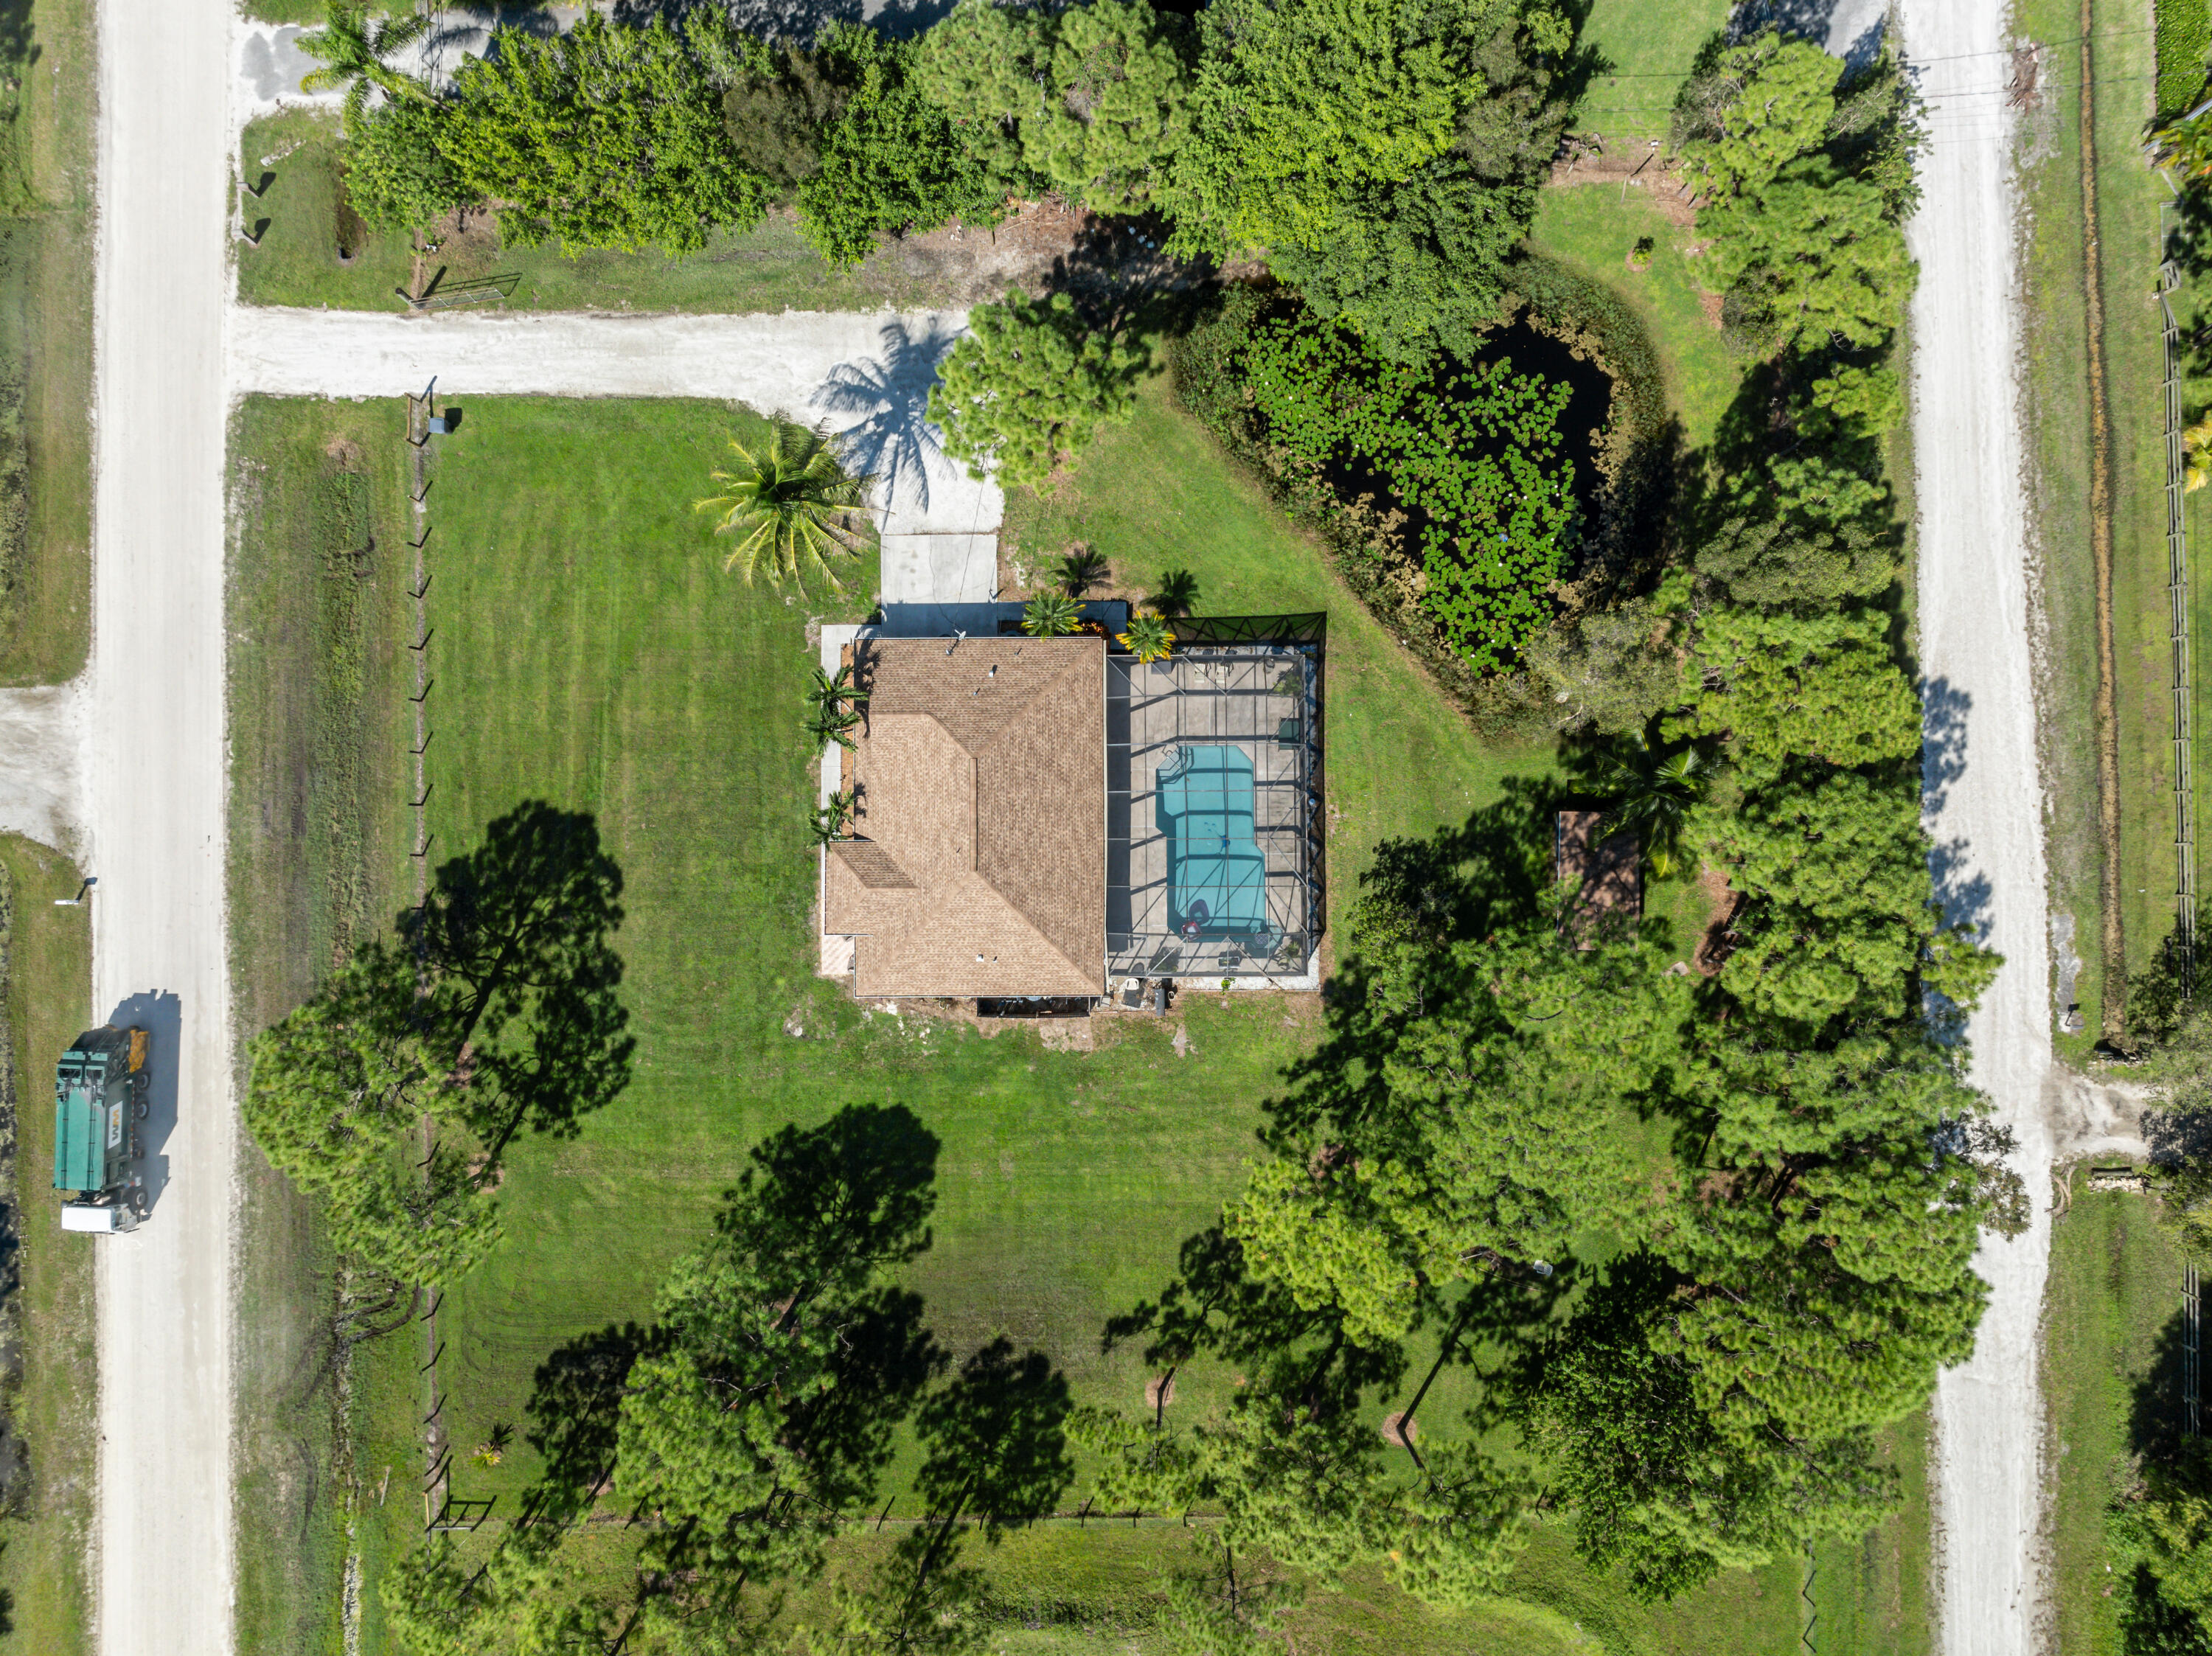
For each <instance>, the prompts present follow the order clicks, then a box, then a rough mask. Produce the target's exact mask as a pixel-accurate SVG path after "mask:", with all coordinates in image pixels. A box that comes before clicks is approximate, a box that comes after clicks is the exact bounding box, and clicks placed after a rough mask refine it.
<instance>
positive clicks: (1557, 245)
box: [1528, 184, 1746, 449]
mask: <svg viewBox="0 0 2212 1656" xmlns="http://www.w3.org/2000/svg"><path fill="white" fill-rule="evenodd" d="M1647 236H1648V237H1650V240H1651V244H1652V248H1651V254H1652V257H1651V264H1650V268H1649V269H1647V270H1630V269H1629V268H1628V266H1627V260H1628V256H1629V255H1630V254H1631V253H1632V252H1634V251H1635V250H1636V245H1637V243H1638V241H1640V240H1643V239H1644V238H1645V237H1647ZM1528 240H1529V241H1530V242H1531V243H1532V244H1533V245H1534V246H1535V247H1536V249H1537V250H1538V251H1539V252H1544V253H1547V254H1549V255H1550V256H1551V257H1552V258H1556V259H1558V260H1559V262H1560V263H1561V264H1565V265H1566V266H1567V267H1568V268H1569V269H1571V270H1575V271H1577V273H1579V274H1580V275H1583V276H1588V277H1589V278H1591V279H1592V280H1594V281H1596V282H1602V283H1603V284H1604V285H1605V286H1607V288H1611V289H1612V290H1613V292H1614V293H1615V294H1619V295H1620V297H1621V298H1623V299H1624V300H1626V301H1627V303H1628V305H1629V306H1630V308H1632V310H1633V311H1634V312H1636V315H1637V317H1638V319H1639V320H1641V321H1642V322H1643V324H1644V331H1645V332H1646V333H1647V334H1648V335H1649V336H1650V340H1651V344H1652V347H1653V349H1655V350H1656V351H1657V352H1658V354H1659V361H1660V367H1661V370H1662V373H1663V374H1664V376H1665V379H1666V385H1667V400H1668V403H1670V404H1671V405H1672V406H1673V408H1674V412H1675V415H1676V416H1677V417H1678V418H1679V419H1680V421H1681V422H1682V438H1683V442H1684V444H1685V445H1686V446H1688V447H1690V448H1693V449H1694V448H1698V447H1701V446H1704V445H1705V443H1707V442H1709V441H1710V440H1711V438H1712V434H1713V428H1715V427H1716V426H1717V424H1718V423H1719V422H1720V417H1721V416H1722V415H1723V414H1724V413H1726V412H1727V411H1728V405H1729V403H1730V401H1732V400H1733V399H1734V397H1735V393H1736V387H1737V385H1739V384H1740V383H1741V380H1742V379H1743V373H1744V368H1745V367H1746V364H1745V363H1743V362H1742V361H1739V360H1738V359H1737V358H1736V357H1735V355H1733V354H1732V353H1731V352H1730V351H1729V349H1728V346H1727V345H1726V344H1725V343H1723V340H1722V338H1721V331H1720V327H1719V325H1718V323H1717V320H1716V319H1715V318H1713V317H1712V316H1711V315H1709V314H1708V313H1707V312H1706V310H1705V304H1704V301H1703V300H1702V298H1701V297H1700V295H1701V294H1702V291H1703V290H1702V289H1701V288H1699V283H1698V278H1699V265H1698V261H1697V260H1695V259H1693V258H1689V257H1687V256H1686V252H1685V250H1686V249H1687V248H1689V247H1691V246H1694V245H1695V244H1696V242H1697V240H1698V234H1697V232H1696V231H1695V230H1692V229H1684V228H1682V227H1679V226H1676V225H1673V224H1669V223H1668V221H1666V219H1665V218H1663V217H1662V216H1661V215H1660V212H1659V209H1657V208H1656V207H1655V206H1654V205H1653V204H1652V203H1651V199H1650V197H1649V196H1647V195H1646V194H1645V193H1644V191H1641V190H1631V191H1627V192H1626V199H1624V198H1623V195H1622V192H1621V191H1620V189H1619V188H1618V187H1617V186H1610V185H1602V184H1592V185H1571V186H1569V187H1567V188H1565V189H1558V190H1545V191H1540V192H1539V193H1538V195H1537V197H1536V221H1535V222H1534V224H1533V225H1532V226H1530V227H1529V232H1528Z"/></svg>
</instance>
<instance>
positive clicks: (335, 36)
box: [299, 0, 431, 131]
mask: <svg viewBox="0 0 2212 1656" xmlns="http://www.w3.org/2000/svg"><path fill="white" fill-rule="evenodd" d="M429 31H430V18H429V16H428V14H427V13H424V12H411V13H410V14H408V15H406V16H404V17H380V18H378V19H377V20H376V21H374V22H372V21H370V20H369V15H368V6H367V5H365V4H349V3H348V0H331V3H330V9H329V10H328V11H326V12H325V13H324V15H323V26H322V27H320V28H319V29H315V30H313V31H311V32H310V33H306V34H303V35H301V37H300V39H299V47H300V50H301V51H302V52H306V53H307V56H309V57H310V58H319V59H320V60H321V62H322V65H323V66H322V68H320V69H319V70H313V72H312V73H310V74H308V75H306V76H302V77H301V81H300V90H301V91H302V92H335V91H337V89H338V88H340V87H343V88H345V89H346V99H345V120H346V128H347V130H349V131H350V130H353V129H355V128H356V127H358V126H359V125H360V124H361V118H362V114H363V113H364V112H366V111H367V110H368V89H369V88H371V87H374V88H376V89H377V90H378V91H380V92H381V93H382V94H384V95H385V96H386V97H387V98H390V99H392V100H394V101H395V102H396V101H397V100H399V99H401V98H412V99H414V100H415V101H416V102H417V103H424V104H427V103H428V102H430V101H431V97H430V88H428V87H426V86H424V85H423V84H422V82H420V81H418V80H416V78H415V77H414V76H411V75H403V74H401V73H400V72H399V71H398V70H396V69H394V68H392V65H391V64H388V63H386V61H385V59H386V58H390V57H391V56H392V54H393V53H394V52H401V51H404V49H405V48H407V47H409V46H411V45H414V44H415V43H416V41H417V40H419V39H422V37H423V36H424V35H425V34H427V33H429Z"/></svg>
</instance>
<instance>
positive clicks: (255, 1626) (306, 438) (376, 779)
mask: <svg viewBox="0 0 2212 1656" xmlns="http://www.w3.org/2000/svg"><path fill="white" fill-rule="evenodd" d="M231 437H232V450H233V453H234V456H235V457H237V458H235V459H234V466H233V471H232V478H231V495H230V498H231V504H232V507H233V510H234V512H235V513H236V514H237V519H238V521H239V523H240V529H241V532H240V536H239V538H238V542H237V546H236V549H235V552H234V557H233V562H232V565H231V568H230V572H229V575H230V580H229V603H230V628H231V637H232V646H231V650H230V654H229V666H230V674H231V677H230V697H229V706H230V726H229V729H230V747H231V764H232V772H231V783H232V810H231V823H230V836H229V838H230V858H231V863H230V869H229V892H230V903H229V910H230V921H231V984H232V997H233V1008H234V1016H235V1018H236V1020H237V1028H236V1034H237V1037H238V1041H237V1046H236V1051H237V1052H238V1059H239V1063H240V1082H241V1083H242V1082H243V1079H244V1074H243V1065H244V1062H245V1052H244V1045H245V1040H246V1038H247V1037H250V1036H251V1035H252V1034H255V1033H257V1032H258V1030H259V1029H261V1028H263V1027H264V1025H266V1024H267V1023H269V1022H272V1021H273V1020H275V1019H276V1018H277V1017H279V1016H283V1013H285V1012H286V1011H288V1010H290V1009H291V1008H292V1007H293V1006H294V1005H295V1004H298V1002H299V1001H300V999H301V998H302V997H303V996H305V995H306V994H307V993H308V992H310V991H311V990H312V989H313V986H314V985H315V984H316V982H317V981H318V980H319V978H320V977H321V975H322V974H323V973H324V972H325V970H327V969H328V968H329V966H330V964H331V961H332V960H333V959H334V958H336V957H337V955H340V954H341V953H342V952H343V950H344V949H346V948H347V947H348V946H349V941H350V940H351V939H353V938H356V937H359V936H360V935H362V931H363V930H364V928H365V927H368V926H374V925H381V924H383V923H384V921H385V920H386V919H388V917H389V912H390V910H391V909H392V907H394V906H395V905H396V901H397V898H396V895H395V893H396V891H397V889H398V885H399V883H400V881H401V879H402V878H403V877H404V870H405V868H406V866H407V864H406V847H407V840H405V837H404V834H405V828H404V822H403V817H404V812H403V810H401V807H400V802H401V798H402V797H403V796H402V795H401V793H400V788H401V786H402V776H401V761H402V756H403V749H404V746H406V745H407V744H408V743H407V740H405V739H403V737H402V734H401V729H400V721H401V718H402V712H403V709H404V707H405V705H406V704H405V703H404V702H403V701H401V700H400V696H399V693H398V680H397V679H396V678H395V676H394V667H395V658H396V657H398V656H400V655H403V654H404V651H402V649H401V647H400V646H401V641H402V639H403V637H404V630H405V627H406V613H405V609H404V589H405V585H406V576H407V573H408V571H407V567H406V566H405V564H404V562H403V561H402V560H404V559H406V558H407V557H409V556H410V554H408V552H407V551H406V549H405V548H404V544H403V542H404V539H405V538H406V537H404V534H403V533H402V532H401V531H402V528H403V526H404V521H405V519H404V513H405V511H406V504H405V494H404V488H405V474H404V458H403V457H404V454H405V453H406V452H407V451H406V449H405V446H404V428H403V426H402V423H401V416H400V410H399V405H398V403H392V402H380V403H272V402H269V401H267V400H259V399H257V400H255V401H252V402H250V403H247V404H246V406H245V407H244V408H243V409H241V410H240V414H239V416H238V418H237V421H236V423H235V424H234V428H233V430H232V434H231ZM372 687H373V688H374V692H375V694H374V695H371V694H370V692H371V689H372ZM240 1206H241V1213H240V1226H241V1229H242V1233H243V1235H244V1238H245V1246H243V1247H241V1248H240V1253H239V1319H240V1327H241V1328H244V1329H248V1330H251V1331H252V1337H251V1338H246V1339H242V1340H240V1343H239V1347H238V1350H237V1352H236V1354H235V1361H236V1365H237V1389H236V1404H235V1409H236V1412H235V1416H234V1436H233V1442H234V1453H235V1457H236V1459H235V1466H234V1477H235V1480H236V1489H237V1494H238V1499H237V1506H236V1512H237V1538H236V1540H237V1560H238V1565H237V1569H238V1576H237V1615H236V1627H237V1630H238V1631H237V1636H238V1641H239V1645H240V1649H241V1650H245V1651H247V1652H264V1651H265V1652H269V1653H271V1656H275V1653H280V1652H285V1653H289V1652H294V1651H307V1650H333V1649H337V1648H340V1645H339V1643H338V1636H339V1627H338V1605H339V1602H340V1592H341V1586H342V1583H343V1570H344V1555H345V1547H346V1526H347V1520H348V1516H349V1514H348V1512H347V1507H348V1504H349V1503H348V1495H349V1471H350V1464H351V1463H350V1439H349V1436H348V1435H347V1433H346V1432H345V1431H344V1430H343V1425H342V1416H343V1414H344V1413H345V1410H346V1406H347V1399H346V1397H345V1395H344V1392H345V1391H346V1390H347V1389H348V1388H349V1387H351V1386H353V1385H354V1384H355V1378H356V1377H355V1374H354V1373H353V1371H352V1370H351V1369H349V1368H343V1367H341V1368H328V1367H326V1366H325V1356H326V1353H327V1347H326V1346H325V1345H324V1344H322V1343H321V1342H322V1336H323V1331H324V1329H325V1327H326V1325H327V1319H328V1313H329V1310H330V1305H331V1292H332V1281H331V1260H330V1259H329V1257H328V1255H327V1253H326V1251H325V1249H324V1248H323V1247H322V1243H321V1239H320V1236H319V1234H318V1231H317V1228H316V1226H315V1223H314V1218H313V1213H312V1212H311V1211H310V1210H308V1208H307V1204H304V1203H303V1202H301V1200H300V1199H299V1198H297V1197H295V1195H294V1194H293V1193H292V1192H291V1190H290V1189H289V1186H287V1185H286V1184H285V1182H284V1180H283V1179H281V1178H280V1177H278V1176H277V1175H276V1174H275V1173H274V1172H272V1171H271V1170H270V1168H269V1167H268V1165H267V1164H266V1163H265V1162H263V1161H262V1159H261V1158H260V1156H258V1154H256V1153H255V1152H254V1151H253V1150H252V1149H251V1148H250V1147H249V1148H248V1149H246V1152H245V1154H244V1155H243V1156H242V1157H241V1160H240ZM419 1360H420V1359H419V1356H418V1358H417V1359H416V1361H419ZM303 1465H305V1466H310V1467H313V1468H316V1469H317V1470H318V1473H319V1475H318V1476H316V1477H301V1476H300V1469H301V1466H303ZM409 1471H410V1469H407V1468H403V1469H402V1477H403V1481H404V1479H405V1477H407V1475H408V1472H409Z"/></svg>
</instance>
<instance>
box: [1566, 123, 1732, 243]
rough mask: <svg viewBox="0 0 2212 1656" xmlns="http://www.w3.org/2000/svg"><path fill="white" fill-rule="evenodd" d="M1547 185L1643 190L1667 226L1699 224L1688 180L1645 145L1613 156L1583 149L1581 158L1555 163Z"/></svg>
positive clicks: (1670, 158)
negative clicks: (1597, 186)
mask: <svg viewBox="0 0 2212 1656" xmlns="http://www.w3.org/2000/svg"><path fill="white" fill-rule="evenodd" d="M1548 182H1549V183H1550V185H1551V186H1552V188H1553V189H1554V190H1566V189H1572V188H1576V187H1579V186H1582V185H1611V186H1612V187H1613V189H1614V190H1617V191H1627V190H1640V191H1643V192H1644V194H1645V195H1646V196H1648V197H1650V201H1651V204H1652V205H1653V206H1654V207H1656V208H1657V209H1659V215H1660V217H1662V218H1663V219H1665V220H1666V221H1667V222H1668V223H1669V224H1674V225H1679V226H1680V227H1682V228H1683V229H1688V228H1690V227H1692V225H1694V224H1696V223H1697V221H1698V209H1697V204H1696V203H1695V202H1693V201H1692V199H1691V191H1690V185H1689V180H1688V179H1685V178H1684V177H1683V176H1682V175H1681V173H1680V169H1679V167H1677V165H1676V162H1675V159H1674V157H1673V156H1671V155H1659V154H1656V152H1654V151H1652V150H1651V149H1648V148H1646V147H1645V146H1644V145H1642V144H1638V145H1635V146H1633V147H1632V148H1628V149H1620V150H1618V151H1615V152H1614V153H1613V154H1611V155H1607V154H1605V153H1603V152H1602V151H1595V152H1593V151H1591V150H1589V149H1584V150H1583V152H1582V153H1581V154H1578V155H1570V156H1568V157H1567V158H1565V160H1562V161H1554V162H1553V163H1552V176H1551V178H1550V179H1549V180H1548Z"/></svg>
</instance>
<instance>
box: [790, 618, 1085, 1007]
mask: <svg viewBox="0 0 2212 1656" xmlns="http://www.w3.org/2000/svg"><path fill="white" fill-rule="evenodd" d="M854 677H855V678H856V679H858V680H859V682H860V683H861V684H862V685H863V686H865V687H866V689H867V691H868V697H869V699H868V703H867V719H866V726H865V733H864V735H863V736H862V737H861V739H860V743H858V748H859V751H858V753H857V755H855V758H854V792H855V793H856V794H857V796H858V800H859V803H858V805H857V807H856V810H855V814H854V821H853V829H854V834H856V835H858V836H859V837H858V838H855V839H852V840H836V841H833V842H832V843H831V844H830V846H829V857H828V862H827V866H826V868H825V870H824V879H823V930H824V931H830V932H835V933H843V934H847V935H849V936H851V937H853V938H854V951H853V963H854V992H856V993H858V994H860V995H863V996H868V997H875V996H884V995H917V996H923V995H927V996H937V995H943V996H951V997H957V998H967V997H975V996H981V997H999V996H1021V995H1100V994H1103V993H1104V992H1105V989H1106V755H1105V747H1104V743H1103V731H1104V729H1105V725H1106V640H1104V639H1103V638H1096V637H1090V636H1084V635H1079V636H1076V637H1072V638H1051V639H1033V638H1011V639H975V640H945V639H927V638H923V639H889V638H871V639H865V640H860V641H859V642H858V643H856V645H855V646H854Z"/></svg>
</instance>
